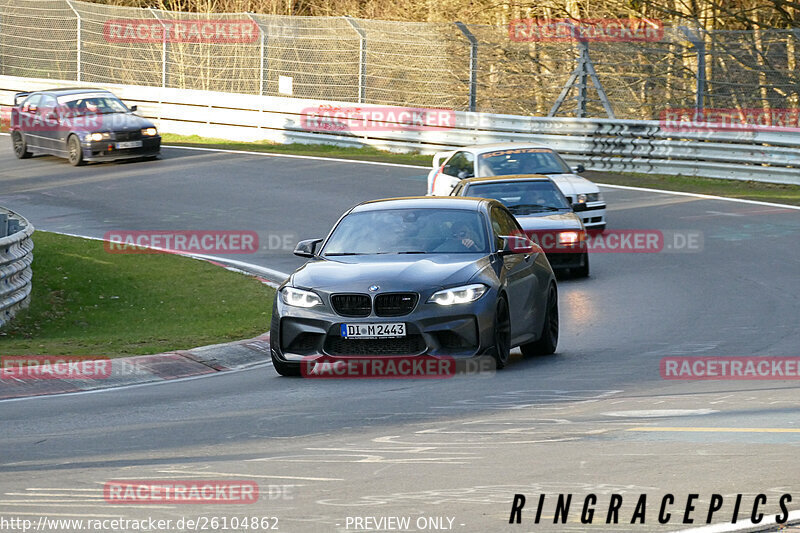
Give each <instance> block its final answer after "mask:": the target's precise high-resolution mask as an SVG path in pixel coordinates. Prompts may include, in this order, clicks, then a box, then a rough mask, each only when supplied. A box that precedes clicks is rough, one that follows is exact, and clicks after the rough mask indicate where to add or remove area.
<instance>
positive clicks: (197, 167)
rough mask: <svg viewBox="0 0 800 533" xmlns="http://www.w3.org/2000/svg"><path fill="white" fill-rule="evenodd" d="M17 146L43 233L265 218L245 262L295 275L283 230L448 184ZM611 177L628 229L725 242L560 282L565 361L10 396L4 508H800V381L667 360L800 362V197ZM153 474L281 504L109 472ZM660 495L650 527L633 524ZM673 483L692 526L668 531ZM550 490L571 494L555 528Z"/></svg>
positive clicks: (16, 168) (297, 234)
mask: <svg viewBox="0 0 800 533" xmlns="http://www.w3.org/2000/svg"><path fill="white" fill-rule="evenodd" d="M8 145H9V142H8V137H0V154H2V156H0V205H4V206H8V207H12V208H13V209H15V210H17V211H19V212H21V213H22V214H24V215H25V216H26V217H27V218H28V219H29V220H31V221H32V222H33V224H34V225H35V226H36V227H37V228H38V229H41V230H50V231H62V232H67V233H76V234H82V235H88V236H95V237H102V236H103V235H104V234H105V233H106V232H108V231H118V230H145V229H157V230H186V229H198V230H251V231H257V232H258V233H259V235H260V237H261V243H262V249H261V250H260V251H259V252H258V253H256V254H249V255H245V256H242V255H238V256H230V258H233V259H237V260H242V261H246V262H249V263H252V264H256V265H260V266H263V267H268V268H271V269H276V270H279V271H284V272H288V271H290V270H291V269H293V268H295V267H296V266H298V265H299V264H301V261H300V260H298V258H295V257H294V256H292V255H291V253H290V251H288V250H285V249H269V243H270V238H271V236H280V238H281V239H282V238H283V237H288V238H291V239H293V240H296V239H300V238H310V237H321V236H323V235H324V234H325V233H326V232H327V230H328V229H329V228H330V226H331V224H333V223H334V222H335V221H336V219H337V217H338V216H339V215H340V214H341V212H342V211H343V210H345V209H346V208H348V207H350V206H351V205H353V204H355V203H357V202H359V201H362V200H367V199H371V198H379V197H386V196H404V195H412V194H422V193H423V191H424V188H425V181H424V170H421V169H414V168H402V167H392V166H384V165H366V164H354V163H345V162H334V161H321V160H316V159H300V158H285V157H267V156H263V155H255V154H252V155H243V154H228V153H221V152H204V151H192V150H181V149H169V148H168V149H165V150H164V158H163V160H161V161H155V162H132V163H124V164H103V165H90V166H87V167H83V168H78V169H76V168H73V167H70V166H69V165H68V164H67V163H66V162H65V161H63V160H58V159H55V158H51V157H37V158H34V159H31V160H26V161H17V160H15V159H14V158H13V156H12V155H11V150H10V147H9V146H8ZM603 192H604V195H605V196H606V199H607V202H608V205H609V212H608V218H609V228H612V229H614V228H628V229H658V230H662V231H665V232H667V233H668V234H669V232H671V231H678V232H693V233H695V234H700V235H701V236H702V249H696V250H693V251H690V252H682V251H679V250H676V249H674V248H673V249H666V248H665V249H664V250H663V251H662V252H661V253H606V254H594V255H593V257H592V276H591V277H590V278H589V279H583V280H564V281H562V282H561V283H560V285H559V292H560V309H561V315H562V332H561V340H560V344H559V351H558V354H557V355H554V356H549V357H542V358H536V359H528V360H522V359H520V358H518V357H517V358H515V360H514V361H512V364H511V365H510V366H509V367H508V368H507V369H505V370H503V371H502V372H500V373H497V374H496V375H493V376H481V377H459V378H454V379H449V380H408V381H404V380H297V379H281V378H278V377H277V375H276V374H275V373H274V371H273V370H272V368H270V367H268V366H267V367H263V368H259V369H255V370H249V371H246V372H236V373H231V374H226V375H220V376H215V377H213V378H201V379H192V380H185V381H179V382H173V383H167V384H162V385H157V386H143V387H135V388H128V389H123V390H110V391H105V392H99V393H93V394H84V395H72V396H56V397H49V398H35V399H26V400H22V401H12V402H2V403H0V428H2V432H0V472H2V477H1V478H0V517H2V516H5V517H9V516H18V517H27V518H33V519H38V517H41V516H48V517H52V518H57V517H63V518H68V517H79V516H81V517H93V516H100V517H103V516H123V517H127V518H137V519H142V518H148V517H153V518H165V519H166V518H171V519H173V520H175V519H178V518H180V517H182V516H184V517H197V516H208V517H210V516H218V517H228V518H231V517H234V516H236V517H244V516H274V517H278V519H279V527H280V531H292V532H294V531H297V532H305V531H309V532H317V531H319V532H325V531H356V530H360V531H365V530H366V529H363V528H362V529H354V527H353V524H354V518H356V517H361V518H364V517H368V516H369V517H375V518H377V519H380V518H381V517H389V516H407V517H410V518H411V520H412V524H414V523H415V521H416V519H417V518H418V517H420V516H423V517H449V518H452V519H453V522H452V526H451V527H452V529H453V530H456V531H465V532H481V531H487V532H491V531H584V530H586V529H587V528H589V527H591V529H592V530H594V529H598V530H603V531H620V530H631V531H650V530H665V531H672V530H677V529H680V528H682V527H688V526H684V525H683V524H681V519H682V516H683V510H684V509H683V507H682V505H683V504H684V503H685V501H686V499H687V497H688V495H689V494H691V493H698V494H699V499H698V500H697V509H698V511H697V512H696V513H695V514H694V518H695V522H694V524H692V525H701V524H704V523H705V511H706V510H707V509H708V502H709V499H710V497H711V495H712V494H714V493H719V494H722V495H724V496H726V503H725V506H724V508H723V510H721V511H720V512H719V513H718V514H717V515H715V519H714V522H730V515H731V510H732V507H733V503H732V502H733V498H734V495H736V494H739V493H743V494H744V503H743V504H742V505H743V506H745V507H746V506H748V505H750V506H751V505H752V499H753V497H754V496H755V495H756V494H759V493H764V494H766V495H767V496H768V503H767V505H765V506H764V508H763V511H764V512H768V513H772V514H774V513H775V511H777V509H778V508H777V500H778V497H779V495H780V494H783V493H791V494H793V496H794V499H793V502H794V503H792V504H791V505H790V506H789V507H790V509H800V481H798V480H799V479H800V476H799V475H798V474H800V463H799V462H798V461H797V452H798V445H799V444H800V408H799V407H798V406H800V391H799V390H798V387H797V386H796V384H797V381H794V382H791V381H667V380H663V379H661V377H660V374H659V362H660V360H661V358H662V357H665V356H672V355H677V356H682V355H688V356H693V355H716V356H736V355H759V356H788V355H791V356H798V355H800V354H798V346H799V345H800V333H798V316H800V304H798V300H799V298H800V284H799V283H798V273H800V239H798V237H800V212H798V211H797V210H792V209H783V208H780V207H774V206H763V205H753V204H746V203H734V202H726V201H719V200H707V199H700V198H694V197H686V196H675V195H668V194H661V193H655V192H643V191H632V190H622V189H604V191H603ZM272 240H273V241H276V240H277V239H275V238H272ZM673 244H674V243H673ZM278 248H281V247H278ZM270 304H271V302H265V305H270ZM265 329H266V325H265ZM0 350H2V340H0ZM153 478H159V479H165V478H170V479H250V480H256V481H258V482H259V484H260V486H261V490H262V499H261V500H260V501H259V502H258V503H256V504H252V505H224V504H215V505H185V504H184V505H178V504H161V505H152V504H150V505H148V504H136V505H111V504H109V503H106V502H104V501H103V497H102V487H103V484H104V483H105V482H106V481H107V480H111V479H140V480H141V479H153ZM279 486H281V487H284V486H285V487H284V488H285V489H286V490H284V489H283V488H279ZM270 489H272V491H271V492H270ZM287 491H289V494H288V496H287V493H286V492H287ZM279 493H280V494H282V497H278V494H279ZM515 493H524V494H526V495H527V497H528V502H529V503H528V507H526V509H525V510H524V511H523V523H522V524H521V525H509V524H508V523H507V522H508V518H509V512H510V509H511V503H512V500H513V496H514V494H515ZM559 493H572V494H573V495H574V498H575V499H576V500H577V501H579V502H582V501H583V498H584V496H585V495H587V494H589V493H594V494H597V495H598V500H599V503H598V505H597V507H598V511H597V517H600V518H597V517H596V519H595V523H594V524H593V525H592V526H587V525H583V524H581V523H580V521H579V518H580V505H579V504H578V503H574V504H573V506H574V507H575V508H576V509H577V510H575V509H573V511H572V513H571V515H570V517H569V521H568V523H567V524H557V525H554V524H553V523H552V516H553V505H554V504H553V503H552V502H553V501H555V498H556V496H557V495H558V494H559ZM611 493H620V494H622V495H623V496H625V497H626V499H625V503H624V504H623V507H622V511H621V513H620V516H621V522H622V523H621V524H616V525H613V524H612V525H602V524H597V523H596V522H597V521H598V520H599V521H601V522H604V521H605V508H604V506H605V507H606V508H607V505H608V499H609V496H610V494H611ZM640 493H646V494H647V495H648V498H649V501H648V508H647V520H646V523H645V524H644V525H642V524H634V525H630V524H628V522H629V521H630V516H631V514H632V512H633V508H634V506H635V504H636V499H637V498H638V496H639V494H640ZM665 493H672V494H674V495H675V497H676V501H677V502H678V503H676V505H675V506H674V507H675V515H676V517H674V518H673V520H672V522H671V523H670V524H668V525H666V526H659V525H658V522H657V520H656V518H655V516H656V514H657V512H658V502H660V499H661V497H662V495H663V494H665ZM270 494H272V495H274V496H275V497H274V498H273V499H270V498H269V497H268V496H269V495H270ZM539 494H547V495H548V499H547V502H548V503H547V504H546V506H545V510H544V513H543V515H542V523H540V524H534V523H533V519H534V512H535V511H534V510H530V509H534V508H535V507H534V504H535V500H536V498H537V497H538V495H539ZM748 499H749V503H748ZM548 506H549V507H548ZM743 508H744V507H743ZM747 513H749V509H748V511H747ZM347 517H351V519H350V521H349V522H348V519H347ZM449 523H450V522H448V520H447V519H444V522H443V524H444V525H448V524H449ZM429 525H430V524H429ZM62 530H64V531H67V530H68V529H62ZM174 530H175V529H174ZM372 530H373V531H374V530H381V531H384V530H389V529H386V528H384V529H372ZM409 530H410V531H418V530H433V529H432V528H430V527H428V528H427V529H424V528H423V529H417V528H416V527H412V528H410V529H409Z"/></svg>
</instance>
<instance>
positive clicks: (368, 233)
mask: <svg viewBox="0 0 800 533" xmlns="http://www.w3.org/2000/svg"><path fill="white" fill-rule="evenodd" d="M294 253H295V255H298V256H301V257H307V258H309V261H308V262H307V263H306V264H305V265H303V266H302V267H300V268H298V269H297V270H296V271H295V272H294V273H292V275H291V276H289V278H288V279H287V280H286V281H285V282H284V283H283V284H282V285H281V286H280V287H279V289H278V292H277V295H276V298H275V302H274V305H273V310H272V325H271V333H270V335H271V341H270V345H271V351H272V361H273V363H274V367H275V370H276V371H277V372H278V373H279V374H281V375H284V376H286V375H298V374H300V366H301V363H303V364H308V362H309V361H314V360H315V359H325V358H330V357H343V358H347V357H352V356H361V357H380V356H394V357H397V356H400V357H406V356H408V357H412V358H413V357H417V356H426V357H440V356H451V357H454V358H472V357H477V356H482V355H491V356H493V357H494V359H495V362H496V367H497V368H498V369H499V368H503V367H504V366H505V365H506V364H507V362H508V358H509V352H510V350H511V349H512V348H513V347H515V346H520V347H521V349H522V352H523V354H525V355H530V354H540V353H541V354H548V353H553V352H554V351H555V350H556V345H557V343H558V292H557V286H556V281H555V277H554V275H553V270H552V268H551V267H550V263H549V262H548V260H547V257H546V256H545V254H544V253H543V252H542V249H541V248H540V247H539V246H538V245H536V244H535V243H533V242H531V241H530V240H528V239H527V237H525V236H524V233H523V232H522V229H521V228H520V226H519V224H518V222H517V221H516V220H515V218H514V216H513V215H512V214H511V213H510V212H509V211H508V209H506V207H504V206H503V204H501V203H500V202H498V201H496V200H490V199H478V198H458V197H450V198H442V197H417V198H395V199H386V200H375V201H370V202H365V203H362V204H359V205H357V206H355V207H353V208H352V209H350V210H349V211H347V212H346V213H345V214H344V215H343V216H342V217H341V218H340V219H339V221H338V222H337V223H336V225H335V226H334V227H333V229H332V230H331V232H330V233H329V234H328V236H327V238H325V239H311V240H305V241H301V242H300V243H298V245H297V248H296V249H295V252H294Z"/></svg>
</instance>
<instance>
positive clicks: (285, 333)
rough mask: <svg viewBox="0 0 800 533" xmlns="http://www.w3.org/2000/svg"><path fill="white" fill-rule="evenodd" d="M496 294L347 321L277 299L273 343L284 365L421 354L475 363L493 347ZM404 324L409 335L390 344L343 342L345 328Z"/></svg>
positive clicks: (326, 307)
mask: <svg viewBox="0 0 800 533" xmlns="http://www.w3.org/2000/svg"><path fill="white" fill-rule="evenodd" d="M496 297H497V294H496V292H495V291H494V290H489V291H487V293H486V294H484V295H483V296H482V297H481V298H479V299H478V300H477V301H475V302H472V303H468V304H459V305H455V306H452V307H451V308H448V307H444V306H440V305H437V304H429V303H425V301H420V302H418V303H417V305H416V307H415V308H414V310H413V311H412V312H411V313H409V314H407V315H404V316H399V317H378V316H375V315H374V314H373V315H370V316H368V317H364V318H349V317H343V316H340V315H338V314H336V313H335V312H334V311H333V309H332V308H331V307H329V305H328V301H327V298H324V300H325V301H326V304H325V305H323V306H317V307H315V308H311V309H304V308H298V307H293V306H289V305H286V304H285V303H283V302H282V301H281V299H280V295H279V294H278V295H277V296H276V299H275V304H274V306H273V312H272V325H271V328H270V335H271V337H270V344H271V349H272V352H273V356H275V357H277V358H278V359H280V360H281V361H286V362H297V363H299V362H301V361H308V360H314V359H316V358H320V357H324V356H334V357H347V356H361V357H374V356H395V357H397V356H408V357H415V356H420V355H430V356H451V357H454V358H471V357H474V356H477V355H481V354H484V353H486V352H487V350H488V349H489V348H490V347H491V346H493V345H494V336H493V335H494V330H493V326H494V312H495V302H496ZM398 322H403V323H405V325H406V336H405V337H400V338H391V339H345V338H343V337H342V336H341V333H340V331H341V325H342V324H359V323H362V324H363V323H370V324H377V323H387V324H392V323H398Z"/></svg>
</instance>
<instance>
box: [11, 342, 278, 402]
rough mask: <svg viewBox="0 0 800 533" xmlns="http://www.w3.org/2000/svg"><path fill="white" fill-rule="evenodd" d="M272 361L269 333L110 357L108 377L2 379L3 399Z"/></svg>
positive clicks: (238, 368) (156, 378)
mask: <svg viewBox="0 0 800 533" xmlns="http://www.w3.org/2000/svg"><path fill="white" fill-rule="evenodd" d="M270 361H271V357H270V350H269V333H265V334H263V335H259V336H258V337H254V338H252V339H246V340H242V341H235V342H228V343H224V344H214V345H210V346H200V347H198V348H192V349H191V350H177V351H174V352H166V353H160V354H155V355H140V356H136V357H120V358H116V359H111V370H110V372H109V376H108V377H103V378H95V379H43V378H24V379H23V378H16V377H14V378H6V379H0V400H10V399H16V398H26V397H32V396H48V395H53V394H64V393H75V392H85V391H93V390H101V389H109V388H115V387H125V386H129V385H140V384H143V383H156V382H161V381H169V380H173V379H179V378H187V377H192V376H200V375H204V374H214V373H217V372H226V371H230V370H242V369H245V368H250V367H254V366H258V365H263V364H265V363H268V362H270Z"/></svg>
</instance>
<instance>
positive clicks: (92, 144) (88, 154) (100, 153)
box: [81, 135, 161, 161]
mask: <svg viewBox="0 0 800 533" xmlns="http://www.w3.org/2000/svg"><path fill="white" fill-rule="evenodd" d="M137 140H141V141H142V146H140V147H137V148H120V149H117V148H116V143H117V142H118V141H114V140H109V141H83V142H82V143H81V148H82V149H83V159H84V161H118V160H121V159H135V158H139V157H152V156H156V155H158V154H159V153H160V152H161V136H160V135H156V136H155V137H143V138H142V139H137Z"/></svg>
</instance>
